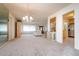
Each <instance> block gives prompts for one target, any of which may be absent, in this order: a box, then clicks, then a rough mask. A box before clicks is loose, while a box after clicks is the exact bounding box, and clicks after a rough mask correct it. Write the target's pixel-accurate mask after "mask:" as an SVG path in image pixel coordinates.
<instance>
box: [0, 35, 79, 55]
mask: <svg viewBox="0 0 79 59" xmlns="http://www.w3.org/2000/svg"><path fill="white" fill-rule="evenodd" d="M0 55H2V56H62V55H66V56H70V55H79V51H77V50H75V49H74V48H72V47H70V46H68V45H61V44H59V43H57V42H55V41H52V40H50V39H46V38H44V37H35V36H33V35H23V36H22V37H21V38H18V39H15V40H13V41H9V42H7V44H5V45H4V46H3V47H2V48H0Z"/></svg>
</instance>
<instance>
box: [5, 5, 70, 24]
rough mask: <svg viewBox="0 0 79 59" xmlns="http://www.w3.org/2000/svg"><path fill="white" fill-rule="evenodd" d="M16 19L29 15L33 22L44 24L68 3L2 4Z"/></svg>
mask: <svg viewBox="0 0 79 59" xmlns="http://www.w3.org/2000/svg"><path fill="white" fill-rule="evenodd" d="M4 5H5V6H6V7H7V8H8V9H9V11H10V12H12V13H13V14H14V15H15V17H16V18H18V19H21V20H22V17H23V16H27V15H30V16H32V17H33V18H34V22H39V23H46V21H47V18H48V16H49V15H51V14H53V13H55V12H57V11H59V10H61V9H62V8H64V7H66V6H67V5H69V4H68V3H29V4H28V3H10V4H4Z"/></svg>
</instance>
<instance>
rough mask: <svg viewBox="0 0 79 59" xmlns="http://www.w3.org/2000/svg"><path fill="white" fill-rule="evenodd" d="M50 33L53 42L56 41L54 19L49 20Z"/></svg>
mask: <svg viewBox="0 0 79 59" xmlns="http://www.w3.org/2000/svg"><path fill="white" fill-rule="evenodd" d="M50 31H51V37H52V39H53V40H55V39H56V17H53V18H51V19H50Z"/></svg>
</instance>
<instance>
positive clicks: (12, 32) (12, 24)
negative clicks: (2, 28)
mask: <svg viewBox="0 0 79 59" xmlns="http://www.w3.org/2000/svg"><path fill="white" fill-rule="evenodd" d="M15 21H16V19H15V17H14V16H13V15H12V14H11V13H9V40H12V39H14V38H15Z"/></svg>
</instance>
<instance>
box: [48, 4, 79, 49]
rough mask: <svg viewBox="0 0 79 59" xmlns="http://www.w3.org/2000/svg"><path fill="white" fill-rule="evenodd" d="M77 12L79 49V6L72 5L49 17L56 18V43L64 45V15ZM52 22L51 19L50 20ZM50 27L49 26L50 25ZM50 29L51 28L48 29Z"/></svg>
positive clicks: (76, 37)
mask: <svg viewBox="0 0 79 59" xmlns="http://www.w3.org/2000/svg"><path fill="white" fill-rule="evenodd" d="M73 10H74V12H75V39H74V40H75V41H74V44H75V48H76V49H79V40H78V39H79V33H78V32H79V20H78V19H79V4H71V5H69V6H67V7H65V8H63V9H62V10H60V11H58V12H57V13H55V14H53V15H51V16H49V18H51V17H56V31H57V32H56V41H57V42H60V43H63V15H64V14H66V13H68V12H70V11H73ZM48 20H50V19H48ZM48 26H49V24H48ZM48 28H49V27H48Z"/></svg>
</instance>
